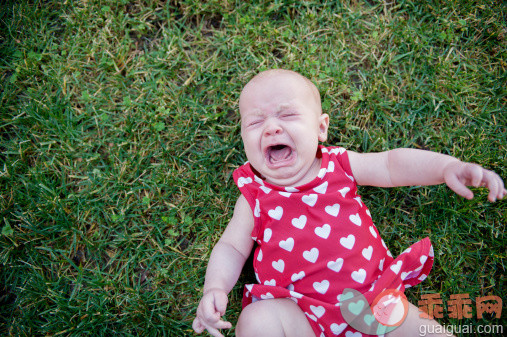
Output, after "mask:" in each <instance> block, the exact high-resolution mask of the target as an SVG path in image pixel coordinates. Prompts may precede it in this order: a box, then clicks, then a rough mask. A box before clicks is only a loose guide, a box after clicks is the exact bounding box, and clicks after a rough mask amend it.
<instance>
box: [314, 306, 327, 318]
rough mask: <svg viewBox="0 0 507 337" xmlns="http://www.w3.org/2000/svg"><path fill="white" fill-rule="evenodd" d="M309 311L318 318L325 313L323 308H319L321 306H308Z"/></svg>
mask: <svg viewBox="0 0 507 337" xmlns="http://www.w3.org/2000/svg"><path fill="white" fill-rule="evenodd" d="M310 310H311V311H312V312H313V313H314V315H315V316H317V317H318V318H321V317H322V316H323V315H324V313H325V312H326V309H325V308H324V307H323V306H321V305H319V306H318V307H316V306H314V305H310Z"/></svg>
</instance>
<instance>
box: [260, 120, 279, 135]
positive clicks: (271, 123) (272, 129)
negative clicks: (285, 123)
mask: <svg viewBox="0 0 507 337" xmlns="http://www.w3.org/2000/svg"><path fill="white" fill-rule="evenodd" d="M282 132H283V128H282V126H281V125H280V123H278V121H277V120H276V119H274V118H269V119H268V120H267V121H266V123H265V127H264V133H265V134H266V135H276V134H280V133H282Z"/></svg>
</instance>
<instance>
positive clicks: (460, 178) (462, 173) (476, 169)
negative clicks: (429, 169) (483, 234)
mask: <svg viewBox="0 0 507 337" xmlns="http://www.w3.org/2000/svg"><path fill="white" fill-rule="evenodd" d="M444 181H445V183H446V184H447V186H449V188H450V189H451V190H453V191H454V192H456V193H457V194H458V195H461V196H462V197H464V198H467V199H472V198H473V197H474V194H473V193H472V191H470V190H469V189H468V188H467V187H466V186H474V187H479V186H483V187H487V188H488V189H489V194H488V200H489V201H491V202H494V201H496V199H503V197H504V196H505V195H507V190H506V189H505V188H504V184H503V181H502V178H500V176H498V174H496V173H495V172H493V171H489V170H486V169H484V168H482V167H481V166H479V165H477V164H471V163H464V162H460V161H456V162H452V163H450V164H448V165H447V166H446V167H445V169H444Z"/></svg>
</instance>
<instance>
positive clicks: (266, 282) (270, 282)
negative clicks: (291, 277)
mask: <svg viewBox="0 0 507 337" xmlns="http://www.w3.org/2000/svg"><path fill="white" fill-rule="evenodd" d="M264 285H265V286H273V287H274V286H276V280H275V279H272V280H269V281H264Z"/></svg>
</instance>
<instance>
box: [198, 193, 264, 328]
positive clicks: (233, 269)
mask: <svg viewBox="0 0 507 337" xmlns="http://www.w3.org/2000/svg"><path fill="white" fill-rule="evenodd" d="M252 229H253V215H252V210H251V209H250V206H249V205H248V202H247V201H246V199H245V198H244V197H243V196H242V195H241V196H240V197H239V198H238V201H237V202H236V206H235V207H234V214H233V216H232V219H231V221H230V222H229V224H228V225H227V228H226V229H225V231H224V233H223V234H222V237H221V238H220V240H219V241H218V243H217V244H216V245H215V247H214V248H213V251H212V252H211V256H210V259H209V262H208V268H207V270H206V279H205V281H204V289H203V296H202V298H201V301H200V303H199V306H198V307H197V315H196V318H195V319H194V323H193V325H192V326H193V328H194V331H195V332H197V333H202V332H203V331H204V330H205V329H206V330H208V332H209V333H210V334H211V335H212V336H215V337H218V336H222V334H221V333H220V331H219V329H229V328H231V326H232V325H231V323H229V322H225V321H223V320H222V319H221V316H223V315H224V314H225V309H226V308H227V294H228V293H229V292H230V291H231V289H232V288H233V287H234V285H235V284H236V282H237V280H238V278H239V275H240V273H241V270H242V268H243V265H244V264H245V261H246V259H247V258H248V256H249V255H250V251H251V250H252V247H253V243H254V241H253V240H252V238H251V236H250V235H251V232H252Z"/></svg>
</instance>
